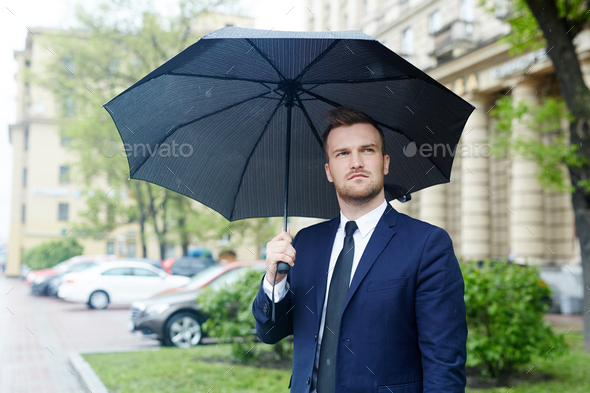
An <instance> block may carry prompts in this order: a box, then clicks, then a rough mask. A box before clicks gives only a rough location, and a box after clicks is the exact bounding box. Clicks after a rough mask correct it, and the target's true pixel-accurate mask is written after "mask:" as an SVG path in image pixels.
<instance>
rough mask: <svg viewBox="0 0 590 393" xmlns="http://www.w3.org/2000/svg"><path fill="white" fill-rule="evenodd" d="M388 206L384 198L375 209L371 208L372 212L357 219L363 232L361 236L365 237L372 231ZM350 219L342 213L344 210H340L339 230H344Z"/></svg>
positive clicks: (357, 223)
mask: <svg viewBox="0 0 590 393" xmlns="http://www.w3.org/2000/svg"><path fill="white" fill-rule="evenodd" d="M386 208H387V201H386V200H385V198H383V202H382V203H381V204H380V205H379V206H377V207H376V208H375V209H373V210H371V211H370V212H368V213H366V214H365V215H364V216H361V217H359V218H357V219H356V220H355V222H356V225H357V227H358V229H359V231H360V233H361V236H362V237H363V238H364V237H365V236H367V234H368V233H369V232H370V231H371V229H373V228H375V226H377V223H378V222H379V219H380V218H381V216H382V215H383V213H384V212H385V209H386ZM348 221H350V220H349V219H348V218H346V216H345V215H344V214H342V210H340V226H339V227H338V230H339V231H344V227H345V225H346V223H347V222H348Z"/></svg>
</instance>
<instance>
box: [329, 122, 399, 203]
mask: <svg viewBox="0 0 590 393" xmlns="http://www.w3.org/2000/svg"><path fill="white" fill-rule="evenodd" d="M327 148H328V157H329V159H330V160H329V163H326V165H325V168H326V176H327V177H328V180H329V181H330V182H331V183H334V187H335V188H336V193H337V194H338V196H339V197H340V198H341V199H343V200H345V201H346V202H348V203H350V204H354V205H363V204H365V203H367V202H369V201H371V200H372V199H373V198H375V197H376V196H377V195H378V194H379V193H380V192H381V190H382V189H383V178H384V176H385V175H387V174H388V173H389V156H388V155H385V156H383V154H382V147H381V138H380V136H379V131H377V129H376V128H375V127H373V126H372V125H370V124H364V123H360V124H353V125H351V126H340V127H337V128H334V129H332V130H331V131H330V133H329V134H328V140H327Z"/></svg>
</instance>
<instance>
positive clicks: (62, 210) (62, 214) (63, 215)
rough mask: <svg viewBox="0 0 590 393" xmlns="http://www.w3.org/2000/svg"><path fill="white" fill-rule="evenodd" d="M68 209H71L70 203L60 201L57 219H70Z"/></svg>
mask: <svg viewBox="0 0 590 393" xmlns="http://www.w3.org/2000/svg"><path fill="white" fill-rule="evenodd" d="M68 210H69V205H68V204H67V203H60V204H59V212H58V216H57V220H58V221H68Z"/></svg>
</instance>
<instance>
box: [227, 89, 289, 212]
mask: <svg viewBox="0 0 590 393" xmlns="http://www.w3.org/2000/svg"><path fill="white" fill-rule="evenodd" d="M285 95H286V94H285ZM285 95H283V98H282V99H281V101H280V102H279V103H278V104H277V106H276V107H275V110H274V111H273V112H272V113H271V115H270V117H269V118H268V120H267V121H266V124H265V125H264V129H263V130H262V132H261V133H260V136H259V137H258V139H257V140H256V143H255V144H254V147H253V148H252V151H251V152H250V155H248V158H247V159H246V163H245V164H244V169H242V174H241V175H240V183H239V184H238V188H237V190H236V194H235V196H234V202H233V204H232V209H231V213H230V215H229V217H230V218H228V220H230V221H231V217H233V216H234V210H235V208H236V199H237V198H238V194H239V193H240V188H241V187H242V181H244V173H246V169H248V164H249V163H250V159H251V158H252V156H253V155H254V152H255V151H256V148H257V147H258V144H259V143H260V140H261V139H262V137H263V136H264V134H265V133H266V130H267V129H268V125H269V124H270V122H271V120H272V118H273V117H274V116H275V114H276V113H277V111H278V110H279V108H280V106H281V102H283V100H284V99H285Z"/></svg>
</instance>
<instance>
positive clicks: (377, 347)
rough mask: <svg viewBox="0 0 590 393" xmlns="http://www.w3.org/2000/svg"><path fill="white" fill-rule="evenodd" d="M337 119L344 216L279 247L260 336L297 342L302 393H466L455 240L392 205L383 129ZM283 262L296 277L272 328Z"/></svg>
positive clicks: (284, 235)
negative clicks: (388, 197) (278, 270)
mask: <svg viewBox="0 0 590 393" xmlns="http://www.w3.org/2000/svg"><path fill="white" fill-rule="evenodd" d="M327 117H328V122H329V126H328V128H327V129H326V131H325V133H324V135H323V142H324V151H325V154H326V161H327V162H326V164H325V169H326V176H327V178H328V181H330V182H332V183H334V187H335V188H336V194H337V197H338V202H339V205H340V216H339V217H336V218H334V219H332V220H330V221H326V222H322V223H319V224H316V225H313V226H310V227H308V228H304V229H302V230H300V231H299V232H298V233H297V235H296V236H295V238H294V239H293V241H291V237H290V235H289V233H290V228H287V232H285V231H282V232H281V233H280V234H278V235H277V236H276V237H274V238H273V239H272V240H271V241H270V242H268V244H267V251H266V253H267V254H266V255H267V257H266V267H267V272H266V274H265V276H264V277H263V278H262V282H261V284H260V288H259V291H258V294H257V296H256V299H255V300H254V303H253V305H252V312H253V314H254V317H255V319H256V330H257V333H258V336H259V337H260V339H261V340H262V341H263V342H265V343H268V344H273V343H276V342H278V341H280V340H281V339H283V338H284V337H286V336H288V335H290V334H293V340H294V350H293V374H292V376H291V383H290V384H289V387H290V388H291V390H292V391H293V392H296V393H300V392H305V393H308V392H317V393H333V392H375V393H389V392H391V393H402V392H403V393H414V392H416V393H417V392H425V393H426V392H428V393H430V392H432V393H434V392H436V393H447V392H448V393H451V392H453V393H456V392H464V391H465V360H466V341H467V324H466V320H465V302H464V299H463V294H464V283H463V277H462V274H461V270H460V269H459V264H458V262H457V259H456V257H455V254H454V251H453V246H452V241H451V239H450V237H449V235H448V234H447V232H445V231H444V230H443V229H441V228H438V227H436V226H433V225H430V224H428V223H425V222H422V221H419V220H416V219H414V218H411V217H409V216H407V215H405V214H402V213H399V212H397V211H396V210H395V209H394V208H393V207H391V205H390V204H389V203H387V202H386V200H385V193H384V189H383V183H384V176H385V175H386V174H387V173H389V156H388V155H386V154H385V152H384V150H383V149H384V137H383V132H382V130H381V129H380V128H379V126H378V125H377V123H375V122H374V121H373V119H371V118H370V117H369V116H367V115H366V114H364V113H362V112H359V111H356V110H353V109H350V108H337V109H333V110H331V111H329V112H328V114H327ZM296 254H297V263H295V256H296ZM279 261H283V262H286V263H288V264H289V265H290V266H291V270H290V272H289V273H288V274H287V275H284V274H280V273H278V274H277V276H276V286H275V296H274V298H275V303H276V304H275V306H276V318H275V320H276V322H275V323H273V322H272V319H271V298H272V283H273V280H274V279H275V271H276V266H277V262H279Z"/></svg>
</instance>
